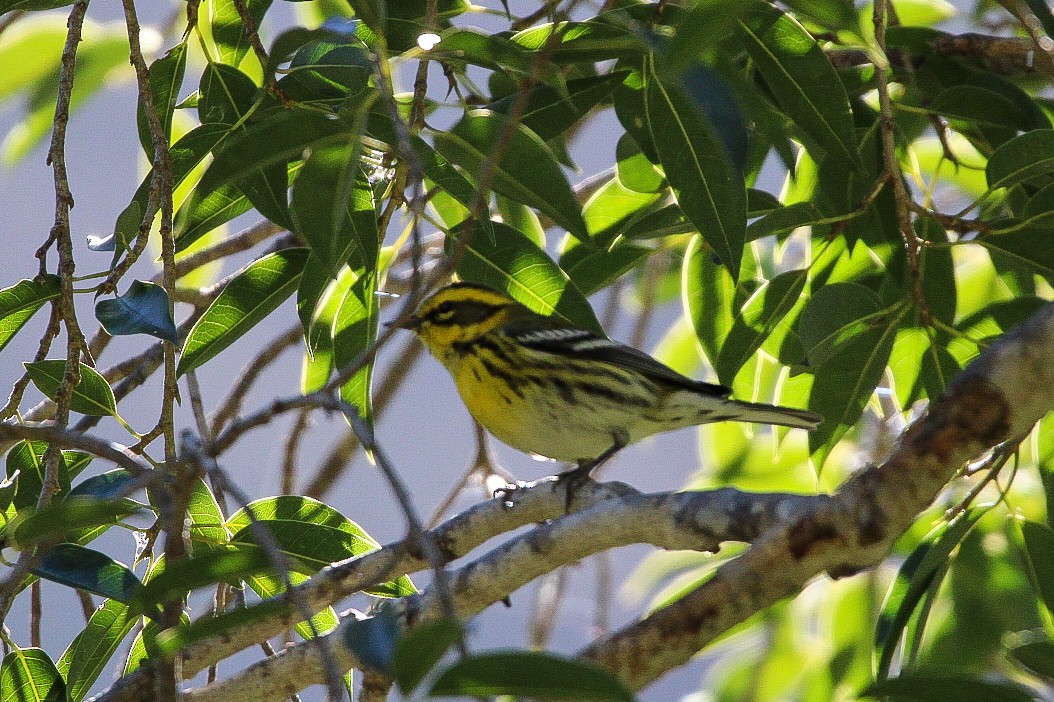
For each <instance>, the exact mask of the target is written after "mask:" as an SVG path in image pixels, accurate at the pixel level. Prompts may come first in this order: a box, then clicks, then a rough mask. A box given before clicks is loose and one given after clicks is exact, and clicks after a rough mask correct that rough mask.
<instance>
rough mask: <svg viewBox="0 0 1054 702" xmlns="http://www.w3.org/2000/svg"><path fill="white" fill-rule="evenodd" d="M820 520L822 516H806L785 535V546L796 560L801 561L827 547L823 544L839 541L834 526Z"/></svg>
mask: <svg viewBox="0 0 1054 702" xmlns="http://www.w3.org/2000/svg"><path fill="white" fill-rule="evenodd" d="M822 520H823V517H822V516H818V515H806V516H805V517H803V518H802V519H801V520H800V521H798V522H797V523H796V524H794V525H793V526H791V528H790V530H789V532H788V534H787V541H788V544H787V546H788V548H789V549H790V553H791V555H792V556H794V558H795V559H796V560H801V559H802V558H804V557H805V556H808V555H809V554H811V553H813V552H814V551H816V550H817V549H818V548H821V547H823V546H825V545H827V544H826V543H825V542H830V541H834V540H839V539H840V537H839V535H838V532H837V531H836V530H835V528H834V526H833V525H832V524H830V523H829V522H827V521H822Z"/></svg>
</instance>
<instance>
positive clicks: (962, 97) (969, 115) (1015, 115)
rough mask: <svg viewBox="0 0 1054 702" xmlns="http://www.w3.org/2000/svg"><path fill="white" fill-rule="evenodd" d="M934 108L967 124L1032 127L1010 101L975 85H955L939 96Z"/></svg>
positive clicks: (1017, 127) (1018, 127)
mask: <svg viewBox="0 0 1054 702" xmlns="http://www.w3.org/2000/svg"><path fill="white" fill-rule="evenodd" d="M932 109H933V111H934V112H936V113H937V114H941V115H944V116H945V117H951V118H953V119H961V120H964V121H967V122H985V123H987V124H992V125H995V126H998V127H1003V126H1008V127H1013V128H1015V129H1020V130H1027V129H1030V128H1031V119H1030V116H1029V115H1025V114H1023V113H1022V112H1021V110H1020V109H1018V107H1017V105H1015V104H1014V103H1013V102H1012V101H1011V100H1009V99H1008V98H1006V97H1004V96H1002V95H1000V94H999V93H997V92H995V91H993V90H988V89H986V88H982V87H979V86H976V85H953V86H951V87H949V88H946V89H944V90H942V91H941V92H940V93H938V94H937V98H936V99H935V100H934V101H933V105H932Z"/></svg>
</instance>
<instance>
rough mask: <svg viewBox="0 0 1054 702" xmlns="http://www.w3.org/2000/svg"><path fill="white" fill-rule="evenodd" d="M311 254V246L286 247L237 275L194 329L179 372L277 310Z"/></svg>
mask: <svg viewBox="0 0 1054 702" xmlns="http://www.w3.org/2000/svg"><path fill="white" fill-rule="evenodd" d="M307 257H308V250H307V249H302V248H296V249H283V250H281V251H276V252H275V253H273V254H269V255H267V256H264V257H262V258H259V259H257V260H256V261H254V262H253V263H251V264H249V265H248V266H247V267H246V268H244V269H242V271H241V272H239V273H238V274H237V275H235V276H234V278H232V279H231V281H230V282H229V283H227V285H226V287H224V288H223V291H222V292H221V293H220V294H219V296H218V297H217V298H216V299H215V300H213V302H212V304H211V305H209V307H208V309H206V310H205V313H204V314H202V315H201V318H200V319H198V321H197V322H196V323H195V324H194V327H193V329H191V330H190V333H189V334H188V335H187V339H186V341H185V342H184V343H183V350H182V352H181V353H180V358H179V366H178V367H177V369H176V373H177V374H178V375H182V374H184V373H186V372H187V371H190V370H193V369H194V368H197V367H198V366H200V365H201V364H203V363H205V362H206V361H208V360H209V359H211V358H213V357H214V356H216V354H218V353H219V352H221V351H223V350H224V349H225V348H227V347H228V346H230V345H231V344H233V343H234V342H235V341H237V340H238V339H239V338H240V337H241V336H242V335H243V334H245V333H246V332H247V331H249V330H250V329H252V328H253V327H254V326H256V325H257V324H259V323H260V322H261V321H262V320H263V319H264V318H265V317H267V315H269V314H270V313H271V312H273V311H274V310H275V309H277V308H278V306H279V305H280V304H282V302H284V301H285V299H286V298H288V297H289V296H290V295H292V294H293V292H294V291H295V290H296V288H297V285H298V284H299V282H300V274H301V273H302V272H303V270H304V264H305V263H306V262H307Z"/></svg>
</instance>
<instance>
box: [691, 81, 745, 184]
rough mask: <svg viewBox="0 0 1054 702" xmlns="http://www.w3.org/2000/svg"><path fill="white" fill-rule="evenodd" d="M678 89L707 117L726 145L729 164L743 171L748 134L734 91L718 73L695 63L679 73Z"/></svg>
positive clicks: (715, 132) (722, 143)
mask: <svg viewBox="0 0 1054 702" xmlns="http://www.w3.org/2000/svg"><path fill="white" fill-rule="evenodd" d="M681 88H682V90H683V91H684V95H685V97H687V98H688V99H689V100H691V101H692V102H693V103H694V104H695V105H696V107H698V108H699V111H700V112H701V113H702V114H703V116H705V117H706V120H707V122H708V123H709V125H710V127H711V129H713V133H714V135H715V136H716V137H717V139H718V140H719V141H720V142H721V145H722V146H724V147H725V153H726V154H727V155H728V159H729V161H731V162H732V166H733V167H734V168H735V169H736V170H737V171H738V172H739V173H743V172H744V171H745V170H746V167H747V151H748V148H749V146H750V145H749V143H748V140H749V135H748V133H747V125H746V122H745V121H744V119H743V112H742V111H741V110H740V108H739V105H738V102H737V100H736V95H735V93H733V92H732V90H731V89H730V88H729V87H728V85H727V84H726V83H725V81H724V80H722V78H721V76H720V74H718V73H717V72H716V71H714V70H711V69H709V68H707V67H706V66H703V65H694V66H691V67H689V68H688V70H687V71H685V72H684V73H683V74H682V75H681Z"/></svg>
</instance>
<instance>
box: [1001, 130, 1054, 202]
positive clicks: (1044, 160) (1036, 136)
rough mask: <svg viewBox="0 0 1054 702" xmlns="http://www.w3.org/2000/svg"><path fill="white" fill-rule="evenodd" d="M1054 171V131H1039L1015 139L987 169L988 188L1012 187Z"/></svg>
mask: <svg viewBox="0 0 1054 702" xmlns="http://www.w3.org/2000/svg"><path fill="white" fill-rule="evenodd" d="M1051 172H1054V129H1036V130H1034V131H1031V132H1025V133H1024V134H1022V135H1020V136H1018V137H1015V138H1013V139H1011V140H1010V141H1008V142H1006V143H1005V144H1003V145H1002V146H1000V147H999V148H998V149H996V150H995V153H993V154H992V156H991V158H989V159H988V165H987V166H986V167H985V176H986V177H987V178H988V188H989V189H990V190H995V189H996V188H1009V187H1010V186H1012V185H1017V184H1018V183H1027V182H1029V181H1031V180H1033V179H1035V178H1036V177H1037V176H1042V175H1046V174H1048V173H1051Z"/></svg>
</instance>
